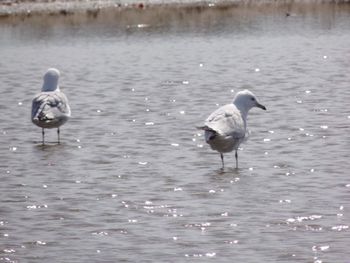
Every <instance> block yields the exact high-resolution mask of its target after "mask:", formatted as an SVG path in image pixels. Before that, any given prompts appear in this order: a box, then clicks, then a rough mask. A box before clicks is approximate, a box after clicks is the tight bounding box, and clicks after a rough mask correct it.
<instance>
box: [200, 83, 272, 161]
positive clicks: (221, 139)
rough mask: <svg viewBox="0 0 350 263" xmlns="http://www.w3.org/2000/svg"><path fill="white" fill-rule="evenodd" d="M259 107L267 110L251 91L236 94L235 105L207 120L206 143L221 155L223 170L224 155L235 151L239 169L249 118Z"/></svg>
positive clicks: (203, 128) (228, 105) (205, 125)
mask: <svg viewBox="0 0 350 263" xmlns="http://www.w3.org/2000/svg"><path fill="white" fill-rule="evenodd" d="M253 107H258V108H261V109H263V110H266V107H265V106H263V105H262V104H260V103H259V102H258V100H257V98H256V97H255V95H254V94H253V93H252V92H251V91H249V90H243V91H240V92H238V93H237V94H236V96H235V97H234V99H233V103H231V104H227V105H224V106H222V107H220V108H218V109H217V110H215V111H214V112H213V113H212V114H210V115H209V117H208V118H207V119H206V121H205V123H204V126H201V127H198V128H199V129H202V130H204V137H205V141H206V142H207V143H208V144H209V145H210V147H211V148H212V149H213V150H216V151H218V152H219V153H220V157H221V161H222V168H224V155H223V154H224V153H228V152H232V151H233V150H235V158H236V168H238V153H237V150H238V147H239V145H240V144H241V143H242V142H243V141H244V140H245V137H246V135H247V116H248V112H249V110H250V109H251V108H253Z"/></svg>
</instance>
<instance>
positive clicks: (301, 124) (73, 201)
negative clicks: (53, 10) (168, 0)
mask: <svg viewBox="0 0 350 263" xmlns="http://www.w3.org/2000/svg"><path fill="white" fill-rule="evenodd" d="M348 25H349V14H348V13H337V14H334V13H332V12H329V13H327V14H317V13H316V14H315V13H310V14H304V15H298V14H296V15H292V16H289V17H286V16H284V15H283V14H273V15H260V16H259V15H258V16H255V17H246V18H242V17H241V18H239V19H236V18H235V17H232V18H231V19H229V18H227V17H226V19H223V20H221V19H220V16H218V17H217V21H215V22H212V23H208V24H207V23H203V24H198V23H195V24H189V25H188V26H183V25H179V26H177V25H168V26H165V27H158V26H153V25H150V26H147V25H130V26H128V27H126V28H120V27H118V25H115V24H110V25H103V26H102V25H95V24H88V25H80V26H67V25H58V26H52V25H51V26H47V27H46V26H37V25H36V26H34V27H31V26H30V25H27V26H26V25H19V26H16V27H11V26H5V25H2V26H0V34H1V36H2V37H1V38H0V45H1V50H0V56H1V60H0V76H1V85H0V91H1V97H0V109H1V113H2V114H1V115H0V123H1V124H0V160H1V163H0V178H1V185H0V197H1V201H0V262H8V261H15V262H192V261H194V258H196V261H197V259H198V261H200V262H203V261H204V262H206V261H212V260H214V261H217V262H349V260H350V258H349V244H350V236H349V231H350V229H349V225H350V213H349V210H350V205H349V201H350V178H349V169H350V164H349V157H350V156H349V155H350V154H349V146H350V145H349V142H350V138H349V137H350V135H349V134H350V133H349V131H350V129H349V123H350V109H349V101H350V89H349V83H350V77H349V76H350V75H349V68H350V49H349V47H350V27H349V26H348ZM48 67H57V68H58V69H60V71H61V79H60V86H61V89H62V90H63V91H64V92H65V93H66V94H67V96H68V98H69V100H70V104H71V108H72V114H73V117H72V119H71V120H70V121H69V122H68V123H67V124H65V125H64V126H63V127H62V129H61V139H62V144H61V145H56V144H54V143H50V144H49V145H46V146H44V147H43V146H41V145H40V143H39V141H40V140H41V131H40V129H39V128H38V127H35V126H34V125H33V124H32V123H31V122H30V118H29V117H30V106H31V99H32V97H33V96H34V95H35V94H36V93H37V92H38V91H39V90H40V88H41V80H42V75H43V73H44V72H45V71H46V69H47V68H48ZM244 88H249V89H251V90H252V91H253V92H254V93H255V94H256V95H257V96H258V97H259V99H260V101H261V103H263V104H264V105H266V107H267V108H268V111H266V112H265V111H260V110H258V109H253V110H252V111H251V113H250V116H249V120H248V126H249V129H250V130H251V131H252V132H251V135H250V138H249V140H248V142H246V143H245V144H244V145H242V146H243V148H242V149H241V151H240V152H239V158H240V160H239V161H240V168H239V169H238V170H236V169H234V167H235V161H234V154H226V155H225V160H226V168H225V170H224V171H221V170H220V167H221V161H220V157H219V154H218V153H216V152H213V151H211V150H210V148H209V146H208V145H206V144H205V142H204V139H203V136H202V134H201V132H199V131H198V130H196V129H195V126H196V125H200V124H201V123H202V122H203V120H204V119H205V118H206V117H207V116H208V114H209V113H210V112H212V111H213V110H215V109H216V108H217V107H218V106H220V105H223V104H226V103H229V102H231V100H232V98H233V96H234V93H235V92H236V91H238V90H241V89H244ZM47 136H48V140H50V141H52V142H53V141H54V140H55V139H56V132H55V130H50V131H48V132H47Z"/></svg>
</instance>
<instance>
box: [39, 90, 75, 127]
mask: <svg viewBox="0 0 350 263" xmlns="http://www.w3.org/2000/svg"><path fill="white" fill-rule="evenodd" d="M70 114H71V111H70V107H69V105H68V99H67V97H66V96H65V95H64V93H62V92H42V93H40V94H39V95H37V96H36V97H35V98H34V99H33V103H32V120H33V121H39V122H40V121H41V122H50V121H55V120H56V121H57V122H60V121H61V120H62V119H67V118H68V117H70Z"/></svg>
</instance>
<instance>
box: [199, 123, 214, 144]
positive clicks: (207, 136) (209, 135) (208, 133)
mask: <svg viewBox="0 0 350 263" xmlns="http://www.w3.org/2000/svg"><path fill="white" fill-rule="evenodd" d="M196 128H197V129H199V130H204V131H205V133H204V138H205V141H206V142H207V143H209V141H211V140H213V139H214V138H215V137H216V136H217V135H218V132H217V131H215V130H214V129H212V128H210V127H208V126H207V125H204V126H197V127H196Z"/></svg>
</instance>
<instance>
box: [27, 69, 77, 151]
mask: <svg viewBox="0 0 350 263" xmlns="http://www.w3.org/2000/svg"><path fill="white" fill-rule="evenodd" d="M59 76H60V72H59V71H58V70H57V69H55V68H49V69H48V70H47V72H46V73H45V75H44V84H43V87H42V89H41V92H40V93H39V94H37V95H36V96H35V97H34V99H33V102H32V122H33V123H34V124H35V125H37V126H39V127H41V128H42V143H43V144H45V139H44V137H45V131H44V129H46V128H48V129H51V128H57V138H58V143H60V126H61V125H63V124H64V123H66V121H67V120H68V119H69V117H70V116H71V111H70V107H69V105H68V99H67V97H66V95H64V93H63V92H61V91H60V88H59V86H58V78H59Z"/></svg>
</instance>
